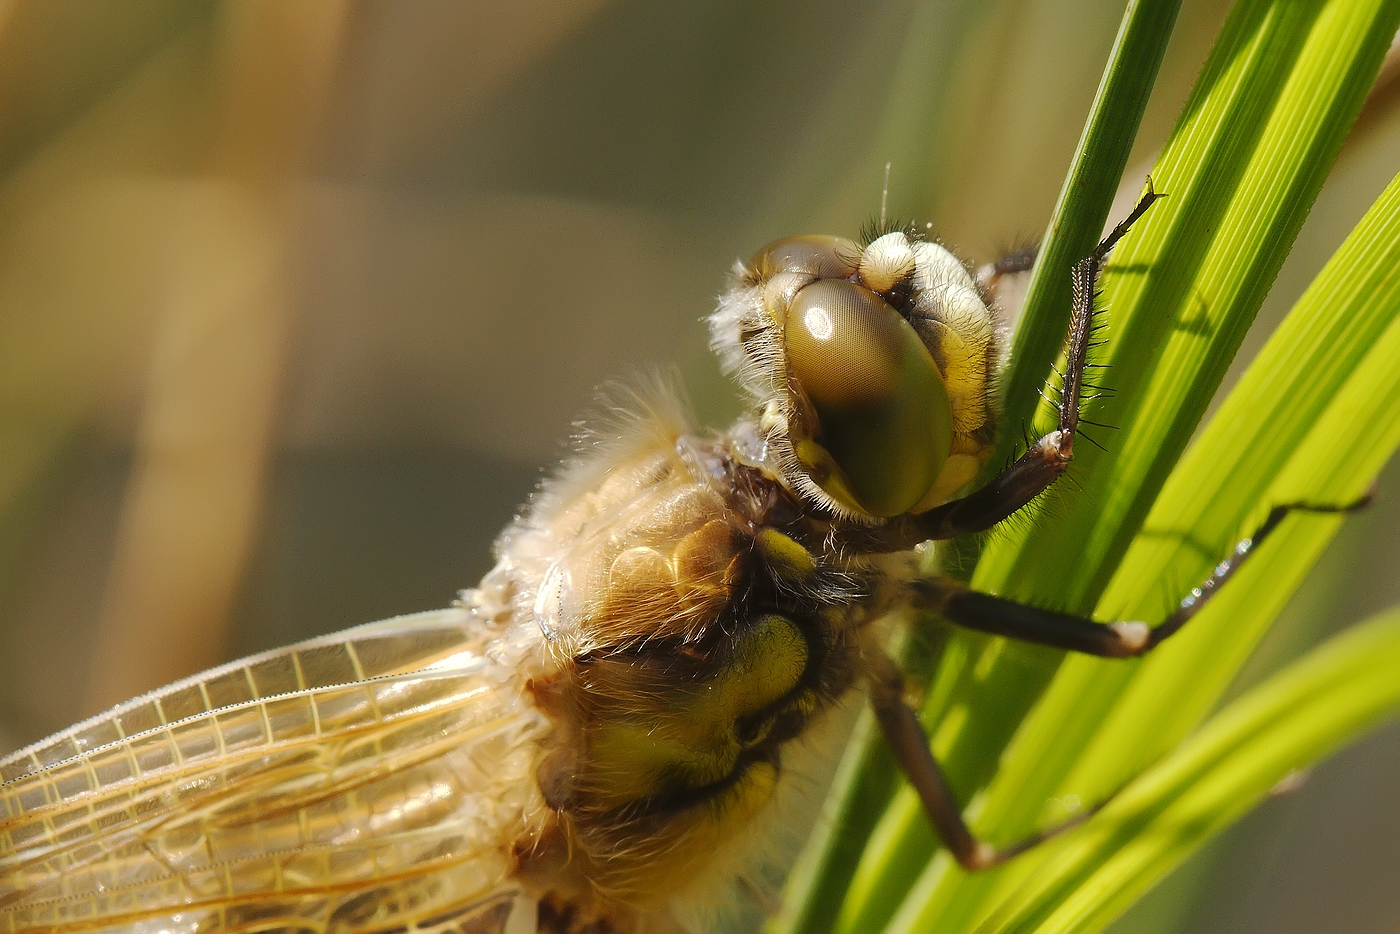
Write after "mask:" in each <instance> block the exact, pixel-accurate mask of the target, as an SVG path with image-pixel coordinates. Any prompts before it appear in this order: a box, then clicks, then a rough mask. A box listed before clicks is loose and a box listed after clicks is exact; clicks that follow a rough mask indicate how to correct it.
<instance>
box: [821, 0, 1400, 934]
mask: <svg viewBox="0 0 1400 934" xmlns="http://www.w3.org/2000/svg"><path fill="white" fill-rule="evenodd" d="M1398 21H1400V5H1397V4H1396V3H1393V2H1383V0H1372V2H1360V0H1334V2H1332V3H1326V4H1321V3H1319V4H1295V3H1286V2H1279V3H1267V2H1244V3H1241V4H1240V5H1239V7H1238V8H1237V9H1236V10H1235V11H1234V13H1233V14H1232V16H1231V19H1230V21H1229V22H1228V23H1227V25H1226V27H1225V29H1224V31H1223V32H1222V35H1221V37H1220V39H1219V41H1218V43H1217V45H1216V48H1215V50H1214V51H1213V52H1212V55H1211V57H1210V59H1209V60H1208V62H1207V66H1206V68H1205V70H1204V72H1203V74H1202V76H1201V78H1200V79H1199V81H1198V84H1197V87H1196V89H1195V91H1194V92H1193V94H1192V96H1191V99H1190V100H1189V101H1188V105H1187V108H1186V110H1185V112H1184V114H1183V116H1182V118H1181V121H1180V122H1179V124H1178V126H1177V129H1176V131H1175V132H1174V134H1173V137H1172V140H1171V141H1170V142H1169V144H1168V146H1167V148H1166V150H1165V151H1164V153H1163V156H1162V158H1161V161H1160V162H1159V165H1158V169H1157V171H1156V172H1155V173H1154V177H1156V178H1157V179H1158V188H1159V190H1164V191H1167V192H1169V194H1170V197H1169V198H1168V199H1166V200H1165V201H1163V202H1161V203H1160V204H1159V205H1157V206H1154V208H1153V210H1152V212H1151V213H1150V214H1149V215H1148V217H1147V218H1146V219H1144V221H1143V222H1142V224H1141V226H1140V227H1139V228H1136V229H1135V230H1134V231H1133V232H1132V233H1131V234H1129V236H1128V238H1126V239H1125V240H1124V242H1123V243H1122V244H1121V245H1120V247H1119V251H1118V253H1117V255H1116V256H1115V257H1114V262H1113V265H1112V267H1111V269H1110V275H1108V276H1106V279H1105V304H1107V305H1108V306H1109V308H1110V309H1111V314H1112V318H1111V322H1110V323H1111V327H1112V332H1111V334H1112V337H1113V344H1112V345H1111V346H1110V347H1109V348H1108V349H1107V353H1106V355H1105V356H1104V357H1101V358H1100V362H1108V363H1111V364H1112V365H1113V369H1112V370H1111V371H1110V373H1111V374H1112V376H1111V378H1110V380H1109V382H1110V383H1111V385H1112V386H1113V387H1114V389H1116V390H1117V395H1116V396H1115V397H1113V398H1112V399H1104V400H1099V401H1098V402H1095V403H1093V404H1092V405H1091V406H1090V407H1089V412H1088V417H1089V418H1090V419H1093V420H1095V421H1107V422H1109V423H1111V424H1117V425H1120V426H1121V428H1122V430H1121V431H1120V432H1118V433H1116V434H1114V436H1113V437H1112V439H1111V444H1110V446H1109V451H1108V452H1107V453H1105V452H1099V451H1097V450H1095V449H1093V448H1092V447H1090V446H1087V445H1080V446H1079V447H1078V448H1077V460H1076V464H1075V467H1074V468H1073V473H1074V476H1075V478H1076V481H1077V482H1078V483H1079V484H1080V485H1081V486H1082V487H1084V492H1082V493H1075V494H1073V498H1074V500H1075V501H1076V504H1077V506H1078V508H1077V509H1076V511H1075V513H1074V514H1073V515H1067V516H1057V515H1053V514H1050V515H1047V514H1044V513H1042V514H1040V515H1039V516H1037V517H1036V521H1035V522H1034V523H1027V524H1026V525H1024V526H1022V527H1021V528H1019V529H1017V530H1013V531H1012V532H1010V533H1008V534H1005V535H1003V536H1001V537H998V538H996V539H994V540H993V541H992V542H991V543H990V545H989V547H988V549H987V553H986V554H985V555H984V558H983V561H982V563H981V564H980V565H979V566H978V569H977V572H976V575H975V576H974V583H975V584H976V585H977V586H979V587H980V588H981V589H988V590H991V591H993V592H1001V593H1007V594H1010V595H1013V596H1016V597H1019V598H1022V599H1027V600H1029V601H1031V602H1035V603H1040V604H1042V605H1053V606H1061V607H1067V608H1069V609H1072V610H1077V611H1080V612H1087V611H1089V610H1091V609H1092V608H1093V606H1094V605H1095V603H1096V602H1097V598H1098V595H1099V592H1100V591H1101V590H1102V589H1103V587H1104V585H1105V584H1106V583H1107V579H1108V575H1109V574H1110V573H1111V572H1112V571H1113V569H1114V567H1115V566H1116V564H1117V563H1118V559H1119V558H1120V556H1121V555H1122V553H1123V551H1124V550H1125V549H1126V547H1127V544H1128V542H1129V541H1130V540H1131V537H1132V534H1133V533H1134V532H1135V531H1136V530H1137V528H1138V525H1139V524H1140V523H1141V521H1142V518H1143V515H1144V514H1145V512H1146V509H1147V506H1148V505H1150V503H1151V501H1152V499H1153V498H1154V497H1155V496H1156V494H1157V492H1158V490H1159V489H1160V487H1161V485H1162V483H1163V481H1164V479H1165V476H1166V473H1167V471H1168V470H1169V469H1170V467H1171V465H1172V463H1173V462H1174V461H1175V459H1176V458H1177V457H1178V456H1179V454H1180V452H1181V450H1182V448H1184V446H1185V444H1186V442H1187V440H1188V438H1189V436H1190V434H1191V431H1192V429H1193V428H1194V425H1195V423H1196V421H1197V420H1198V419H1199V417H1200V415H1201V414H1202V412H1203V411H1204V408H1205V406H1206V404H1207V402H1208V400H1209V397H1210V395H1211V393H1213V391H1214V389H1215V388H1216V386H1217V385H1218V383H1219V380H1220V378H1221V376H1222V375H1223V372H1224V369H1225V367H1226V365H1227V364H1228V362H1229V359H1230V357H1231V356H1232V355H1233V353H1234V351H1235V350H1236V348H1237V347H1238V343H1239V340H1240V338H1241V337H1242V335H1243V332H1244V330H1245V328H1246V327H1247V326H1248V324H1249V322H1250V321H1251V320H1252V318H1253V315H1254V313H1255V311H1256V310H1257V308H1258V305H1259V302H1260V300H1261V299H1262V296H1263V294H1264V292H1265V291H1266V290H1267V288H1268V286H1269V284H1270V283H1271V282H1272V280H1273V277H1274V275H1275V273H1276V272H1277V269H1278V266H1279V264H1280V263H1281V262H1282V259H1283V257H1284V255H1285V254H1286V253H1287V250H1288V248H1289V246H1290V244H1291V242H1292V239H1293V237H1294V235H1295V234H1296V232H1297V229H1298V226H1299V224H1300V223H1301V221H1302V218H1303V216H1304V214H1305V213H1306V209H1307V207H1308V205H1309V204H1310V203H1311V201H1312V199H1313V198H1314V197H1315V195H1316V193H1317V190H1318V188H1319V187H1320V185H1321V181H1322V178H1323V177H1324V176H1325V174H1326V172H1327V170H1328V168H1329V167H1330V165H1331V163H1332V160H1333V158H1334V157H1335V154H1336V151H1337V149H1338V147H1339V146H1340V144H1341V141H1342V139H1343V137H1344V135H1345V133H1346V130H1347V127H1348V126H1349V125H1350V123H1351V121H1352V119H1353V118H1354V116H1355V114H1356V112H1357V110H1358V109H1359V107H1360V104H1361V101H1362V100H1363V98H1364V95H1365V92H1366V89H1367V88H1368V87H1369V84H1370V82H1371V80H1372V79H1373V77H1374V75H1375V72H1376V69H1377V68H1378V66H1379V63H1380V59H1381V56H1382V54H1383V52H1384V49H1385V47H1386V45H1387V44H1388V41H1389V37H1390V36H1391V35H1393V33H1394V30H1395V27H1396V25H1397V22H1398ZM1058 338H1059V335H1056V339H1058ZM1050 414H1051V413H1050V412H1049V411H1048V410H1042V412H1041V418H1042V419H1043V420H1044V421H1043V422H1042V423H1041V424H1040V425H1039V427H1040V428H1043V427H1045V422H1048V419H1049V416H1050ZM1090 430H1091V432H1092V429H1090ZM1250 467H1251V470H1255V471H1257V472H1258V474H1259V476H1261V477H1268V478H1270V479H1271V478H1272V477H1273V476H1274V475H1275V474H1276V473H1277V472H1278V470H1280V469H1281V467H1282V461H1275V462H1273V463H1268V462H1265V461H1262V460H1260V461H1258V462H1256V461H1254V460H1251V462H1250ZM1255 502H1256V500H1250V501H1248V503H1247V506H1246V508H1252V506H1253V505H1254V503H1255ZM1084 504H1088V507H1087V508H1086V507H1085V505H1084ZM1224 524H1228V523H1222V525H1224ZM1188 531H1189V532H1190V534H1193V535H1194V534H1195V532H1194V529H1193V530H1188ZM1238 531H1240V529H1239V528H1238V523H1236V524H1235V525H1234V526H1233V527H1232V528H1231V531H1230V532H1229V533H1225V534H1222V535H1221V536H1220V540H1219V541H1217V540H1216V539H1215V538H1210V539H1208V540H1207V542H1206V544H1205V545H1204V546H1203V547H1202V552H1204V551H1208V550H1210V549H1211V548H1224V547H1227V546H1228V539H1227V535H1233V534H1236V533H1237V532H1238ZM1065 554H1074V555H1076V561H1075V562H1074V563H1073V564H1072V565H1068V566H1067V565H1066V562H1065V561H1064V560H1063V556H1064V555H1065ZM1192 579H1193V578H1192V576H1189V575H1183V576H1182V578H1181V580H1180V583H1182V584H1183V585H1189V583H1190V582H1191V580H1192ZM1160 581H1161V578H1160V577H1157V578H1152V579H1150V587H1151V589H1152V596H1153V598H1154V599H1156V600H1158V601H1161V599H1162V598H1163V597H1164V596H1165V593H1164V590H1163V589H1162V587H1161V584H1160ZM959 643H961V645H962V651H963V653H964V654H966V655H967V656H969V657H970V658H971V659H972V662H971V663H970V664H968V665H965V666H963V667H962V668H961V669H960V671H959V673H958V677H959V678H960V685H961V686H960V689H959V691H958V692H957V696H956V697H955V698H954V702H953V703H952V705H951V707H950V711H951V715H950V716H949V717H948V718H946V719H944V721H943V722H942V723H941V725H940V727H939V729H938V732H937V733H936V734H935V737H934V746H935V750H936V751H937V753H938V754H939V756H940V758H941V760H942V761H943V762H944V763H945V765H946V767H947V769H948V772H949V777H950V779H951V782H952V784H953V786H954V788H955V790H956V791H957V792H958V793H959V794H960V795H962V796H963V797H964V799H966V798H967V797H968V796H969V795H970V794H971V792H973V791H975V790H976V789H977V788H979V787H981V786H982V785H984V784H985V783H986V781H987V780H989V779H990V777H991V775H992V774H993V772H994V771H995V769H996V767H997V761H998V757H999V756H1000V754H1001V752H1002V750H1003V748H1004V746H1005V744H1006V742H1007V741H1008V740H1009V737H1010V735H1011V734H1012V732H1013V731H1014V730H1015V728H1016V726H1017V725H1018V724H1019V722H1020V721H1021V719H1022V718H1023V717H1024V715H1025V713H1026V711H1027V710H1028V709H1029V708H1030V706H1031V704H1032V703H1033V702H1034V701H1035V699H1036V697H1037V696H1038V694H1039V693H1040V691H1041V690H1042V689H1043V688H1044V686H1045V685H1046V684H1047V682H1048V681H1049V679H1050V677H1051V675H1052V674H1053V673H1054V672H1055V670H1056V668H1057V666H1058V664H1059V661H1060V656H1059V655H1058V654H1057V653H1051V652H1045V651H1041V650H1037V649H1032V648H1026V647H1023V646H1018V645H1009V644H1006V643H1003V642H1002V641H1001V640H988V639H982V638H979V637H975V636H968V635H959V636H956V637H955V640H954V644H955V646H956V645H957V644H959ZM945 677H946V673H945ZM1125 680H1126V678H1125ZM1122 687H1123V684H1122V683H1118V684H1106V685H1100V684H1099V682H1097V681H1091V682H1089V683H1086V684H1082V685H1080V689H1079V692H1078V693H1077V694H1075V697H1076V699H1077V700H1078V701H1080V702H1081V703H1080V704H1079V706H1078V707H1077V708H1075V714H1074V716H1073V717H1072V718H1070V719H1069V720H1068V721H1062V722H1061V723H1060V724H1059V732H1058V734H1057V741H1058V742H1060V745H1059V746H1057V747H1055V748H1053V749H1049V750H1046V749H1040V750H1038V751H1039V752H1043V753H1045V754H1046V755H1048V756H1049V761H1048V762H1047V761H1045V760H1041V759H1034V760H1032V757H1027V759H1028V761H1034V764H1035V765H1036V766H1037V768H1038V770H1036V771H1035V774H1034V775H1033V776H1031V780H1030V782H1029V789H1022V794H1021V795H1020V796H1016V795H1010V794H1009V793H1008V795H1006V796H994V798H992V799H989V800H988V801H987V802H986V803H985V807H983V808H982V810H981V814H980V818H979V820H978V822H977V826H978V827H979V828H980V829H982V830H983V831H984V832H990V835H991V836H992V837H993V838H994V839H1008V838H1012V837H1015V836H1019V834H1020V833H1023V832H1025V831H1026V830H1029V829H1030V826H1031V825H1033V824H1034V822H1035V820H1034V819H1035V818H1036V817H1037V816H1038V815H1039V812H1040V810H1041V807H1042V805H1043V802H1044V801H1045V800H1046V798H1047V796H1048V795H1049V794H1051V793H1053V791H1054V789H1055V788H1056V787H1057V786H1058V785H1059V784H1060V783H1061V780H1062V779H1063V777H1064V776H1065V774H1066V773H1067V772H1068V770H1069V769H1070V768H1071V766H1072V765H1073V762H1074V760H1075V759H1076V758H1077V757H1078V755H1079V753H1080V751H1081V750H1082V749H1083V747H1084V746H1085V745H1086V744H1087V743H1088V742H1089V740H1090V738H1091V736H1092V734H1093V732H1094V730H1095V727H1096V725H1097V723H1098V722H1099V721H1100V720H1101V719H1102V717H1103V715H1104V714H1105V713H1106V711H1107V710H1108V708H1109V707H1110V705H1111V704H1112V702H1113V700H1114V699H1115V698H1116V696H1117V694H1118V693H1119V692H1120V691H1121V690H1122ZM1047 735H1048V734H1047ZM1047 741H1048V740H1047ZM1038 742H1039V740H1037V739H1035V738H1034V737H1031V738H1029V739H1028V738H1027V737H1025V736H1024V735H1023V737H1022V739H1021V740H1018V743H1017V746H1018V747H1022V746H1029V747H1035V746H1036V745H1037V743H1038ZM1028 771H1029V769H1028ZM1020 777H1021V778H1025V777H1026V775H1025V774H1024V772H1023V773H1022V775H1021V776H1020ZM999 784H1006V785H1009V784H1010V783H1009V782H999ZM933 848H934V841H933V838H932V834H931V832H930V831H929V829H928V826H927V823H926V819H925V818H924V816H923V814H922V813H921V810H920V808H919V807H918V804H917V802H916V801H914V799H913V796H912V795H911V794H909V793H908V792H907V790H906V791H902V792H900V793H899V794H898V795H897V796H896V799H895V802H894V804H893V805H892V807H891V809H890V811H889V812H888V813H887V814H886V816H885V818H884V819H883V820H882V822H881V824H880V825H879V827H877V830H876V833H875V837H874V839H873V840H872V843H871V845H870V846H868V847H867V849H866V852H865V854H864V857H863V859H862V862H861V864H860V866H859V867H858V869H857V872H856V874H855V876H854V878H853V884H852V890H851V893H850V895H849V896H848V898H847V902H846V904H845V906H844V907H843V911H842V915H841V916H840V919H839V922H838V925H837V927H836V930H839V931H845V932H864V931H874V930H880V929H881V927H882V926H883V924H884V922H885V921H886V920H887V919H888V918H889V917H890V914H891V912H892V906H891V893H892V892H897V891H899V890H901V889H902V888H903V887H905V886H907V885H908V883H909V879H910V877H911V876H912V875H913V873H914V872H915V870H918V871H921V872H922V873H923V875H922V876H921V877H920V881H919V883H918V891H917V892H916V893H915V894H913V895H912V896H910V898H909V902H908V904H907V905H906V907H905V909H904V910H903V913H902V914H901V918H902V919H905V921H907V920H910V919H915V918H917V919H918V923H917V924H910V925H907V926H906V924H905V921H901V922H900V924H899V925H897V926H896V928H895V929H897V930H904V929H924V928H925V927H929V926H932V927H934V928H936V929H938V930H940V931H958V930H966V929H968V926H969V925H971V924H973V923H974V922H975V920H976V919H977V918H978V917H979V916H981V914H982V913H984V912H985V910H986V904H985V899H986V898H988V897H990V893H992V892H993V890H994V889H995V887H996V886H997V885H998V880H997V877H996V875H995V874H989V875H984V876H981V877H978V878H977V879H972V880H969V879H967V878H965V877H963V876H962V874H961V873H960V872H957V871H955V870H950V869H949V868H948V861H947V860H946V858H944V857H940V858H937V859H935V860H934V861H933V862H930V861H929V860H930V856H931V854H932V853H933Z"/></svg>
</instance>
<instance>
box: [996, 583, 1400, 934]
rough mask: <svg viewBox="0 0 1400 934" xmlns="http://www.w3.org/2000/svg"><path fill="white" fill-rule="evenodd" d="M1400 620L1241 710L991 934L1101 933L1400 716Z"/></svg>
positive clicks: (1365, 632) (1280, 680)
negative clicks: (1238, 824) (1288, 788)
mask: <svg viewBox="0 0 1400 934" xmlns="http://www.w3.org/2000/svg"><path fill="white" fill-rule="evenodd" d="M1396 671H1400V610H1390V611H1388V612H1386V613H1384V614H1382V615H1380V616H1379V617H1377V618H1375V619H1373V620H1371V621H1368V622H1366V623H1363V624H1362V625H1360V626H1358V627H1356V628H1355V629H1353V630H1351V631H1349V632H1347V633H1344V634H1343V635H1341V636H1338V637H1337V638H1335V639H1333V640H1331V641H1330V642H1328V643H1327V644H1325V645H1323V646H1322V647H1320V648H1319V649H1317V650H1315V651H1313V652H1312V653H1310V654H1309V655H1308V656H1306V657H1305V658H1303V659H1302V660H1301V661H1299V662H1297V663H1295V664H1294V665H1292V666H1290V667H1288V668H1286V669H1284V670H1283V671H1281V672H1279V673H1278V674H1277V675H1275V676H1273V677H1272V678H1270V679H1269V680H1268V681H1266V682H1265V683H1264V684H1262V685H1260V686H1259V687H1257V688H1255V689H1254V690H1252V691H1250V692H1249V693H1247V694H1246V695H1244V696H1243V697H1241V698H1240V699H1239V700H1237V701H1235V702H1234V703H1232V704H1231V705H1230V706H1229V707H1227V708H1226V709H1225V710H1224V711H1222V712H1221V713H1220V714H1219V715H1218V716H1216V717H1215V718H1214V719H1212V720H1211V721H1210V722H1209V723H1208V724H1206V725H1205V727H1203V728H1202V729H1201V731H1200V732H1199V733H1197V734H1196V735H1195V736H1193V737H1192V738H1191V739H1190V740H1188V741H1187V742H1186V743H1185V744H1184V745H1182V746H1181V747H1180V748H1179V749H1177V750H1176V751H1175V752H1174V753H1173V754H1172V755H1171V757H1170V758H1168V759H1166V760H1165V761H1163V762H1162V763H1161V764H1160V765H1158V766H1156V767H1155V768H1153V769H1152V770H1151V771H1149V772H1147V773H1146V774H1144V775H1143V776H1142V777H1141V778H1139V779H1138V780H1137V781H1135V782H1133V784H1132V786H1131V787H1129V788H1128V789H1127V790H1125V791H1124V792H1123V794H1122V795H1120V796H1119V797H1118V798H1117V799H1115V800H1114V801H1113V802H1112V803H1111V804H1110V805H1109V806H1108V807H1106V808H1105V809H1104V811H1103V813H1101V814H1100V815H1098V817H1096V818H1095V819H1094V820H1093V821H1092V822H1091V823H1090V824H1089V825H1088V826H1086V827H1085V829H1084V830H1083V831H1082V832H1080V833H1078V834H1076V835H1075V836H1074V837H1073V838H1072V839H1068V840H1066V841H1064V843H1063V844H1057V851H1056V853H1055V856H1054V859H1053V860H1051V861H1048V864H1047V866H1046V869H1045V871H1044V872H1042V873H1041V874H1039V875H1037V876H1036V877H1035V878H1034V879H1033V880H1031V881H1030V882H1028V883H1027V884H1026V885H1025V886H1023V887H1022V888H1021V889H1020V890H1019V891H1018V892H1017V893H1016V895H1015V897H1014V898H1012V899H1011V900H1010V901H1009V902H1008V903H1007V904H1006V905H1005V906H1004V907H1003V908H1001V909H1000V910H999V911H998V912H997V913H996V915H995V916H993V918H992V919H990V920H989V921H988V922H987V923H986V924H985V925H983V926H982V927H981V928H980V929H979V931H980V932H982V934H1011V932H1018V934H1020V932H1032V931H1034V932H1036V934H1071V932H1073V934H1089V932H1093V931H1099V930H1102V929H1103V927H1104V926H1105V925H1107V924H1108V922H1109V921H1111V920H1113V919H1114V918H1115V917H1117V916H1118V914H1119V913H1121V912H1122V911H1123V910H1124V909H1125V908H1126V907H1127V906H1128V905H1130V904H1132V902H1133V901H1134V900H1135V899H1136V898H1138V897H1139V896H1140V895H1142V894H1143V893H1144V892H1145V891H1147V889H1148V888H1150V887H1151V886H1152V885H1153V883H1155V882H1156V881H1157V880H1158V879H1160V878H1161V877H1162V876H1164V875H1166V874H1167V872H1169V871H1170V870H1171V869H1172V868H1173V867H1175V866H1176V865H1177V864H1179V863H1180V862H1181V861H1182V860H1183V859H1185V858H1186V857H1187V856H1188V855H1189V854H1190V853H1191V852H1192V851H1193V850H1194V849H1195V848H1196V847H1198V846H1200V845H1201V844H1202V843H1203V842H1205V841H1206V840H1207V839H1209V838H1210V837H1211V836H1213V835H1214V834H1216V833H1218V832H1219V831H1220V830H1222V829H1223V828H1224V827H1226V826H1228V825H1229V824H1230V823H1231V822H1232V821H1234V820H1236V819H1237V818H1239V817H1240V816H1241V815H1243V814H1244V813H1245V812H1246V811H1248V810H1249V809H1250V808H1252V807H1254V806H1255V805H1256V804H1258V803H1259V801H1261V800H1262V799H1263V798H1264V797H1265V796H1266V795H1268V793H1269V791H1270V789H1272V788H1273V787H1274V786H1275V785H1276V784H1277V783H1278V782H1279V781H1280V780H1281V779H1283V778H1285V777H1286V776H1288V775H1289V774H1290V773H1292V772H1293V771H1295V770H1298V769H1302V768H1306V767H1307V766H1309V765H1311V764H1312V763H1314V762H1316V761H1317V760H1319V759H1321V758H1323V757H1324V756H1326V755H1328V754H1330V753H1332V752H1333V751H1335V750H1337V749H1338V748H1340V747H1341V746H1343V745H1345V744H1346V743H1348V742H1351V741H1352V740H1354V739H1356V738H1357V737H1359V736H1361V735H1362V734H1364V733H1365V732H1366V731H1368V730H1370V729H1372V728H1374V727H1375V726H1377V725H1378V724H1379V723H1382V722H1384V721H1385V720H1386V719H1387V718H1389V717H1393V716H1395V714H1396V713H1397V712H1400V678H1396V677H1395V672H1396Z"/></svg>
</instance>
